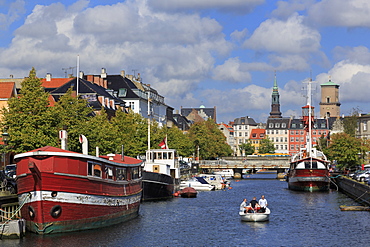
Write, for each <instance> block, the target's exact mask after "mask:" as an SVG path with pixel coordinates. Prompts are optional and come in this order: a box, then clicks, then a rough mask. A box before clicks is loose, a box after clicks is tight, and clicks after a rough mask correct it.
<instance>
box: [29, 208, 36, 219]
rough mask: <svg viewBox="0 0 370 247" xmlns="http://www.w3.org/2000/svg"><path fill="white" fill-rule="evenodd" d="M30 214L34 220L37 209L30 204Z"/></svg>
mask: <svg viewBox="0 0 370 247" xmlns="http://www.w3.org/2000/svg"><path fill="white" fill-rule="evenodd" d="M28 215H29V216H30V218H31V220H33V219H34V218H35V216H36V214H35V209H34V208H33V207H32V206H28Z"/></svg>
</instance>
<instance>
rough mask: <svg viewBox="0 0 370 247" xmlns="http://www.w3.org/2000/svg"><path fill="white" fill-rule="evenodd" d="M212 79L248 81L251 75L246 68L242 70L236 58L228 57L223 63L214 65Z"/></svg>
mask: <svg viewBox="0 0 370 247" xmlns="http://www.w3.org/2000/svg"><path fill="white" fill-rule="evenodd" d="M213 79H214V80H219V81H229V82H250V81H251V79H252V77H251V75H250V73H249V72H248V71H246V70H242V68H241V62H240V60H239V59H238V58H230V59H228V60H227V61H225V63H224V64H222V65H218V66H216V68H215V69H214V71H213Z"/></svg>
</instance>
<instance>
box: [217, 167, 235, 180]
mask: <svg viewBox="0 0 370 247" xmlns="http://www.w3.org/2000/svg"><path fill="white" fill-rule="evenodd" d="M213 174H216V175H221V176H223V177H224V178H233V177H234V170H233V169H222V170H218V171H217V170H216V171H214V172H213Z"/></svg>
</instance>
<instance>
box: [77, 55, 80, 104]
mask: <svg viewBox="0 0 370 247" xmlns="http://www.w3.org/2000/svg"><path fill="white" fill-rule="evenodd" d="M79 77H80V55H77V76H76V80H77V83H76V84H77V85H76V95H77V98H78V79H79Z"/></svg>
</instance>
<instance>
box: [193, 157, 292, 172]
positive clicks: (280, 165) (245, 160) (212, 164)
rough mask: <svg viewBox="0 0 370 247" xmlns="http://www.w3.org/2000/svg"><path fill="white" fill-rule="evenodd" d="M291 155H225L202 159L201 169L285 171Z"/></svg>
mask: <svg viewBox="0 0 370 247" xmlns="http://www.w3.org/2000/svg"><path fill="white" fill-rule="evenodd" d="M289 162H290V157H289V156H282V157H280V156H276V157H270V156H255V157H224V158H223V159H221V160H200V162H199V168H201V169H212V170H213V169H233V170H234V172H239V173H241V172H242V170H243V169H251V170H258V169H269V170H277V172H278V173H280V172H284V170H285V169H287V168H289Z"/></svg>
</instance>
